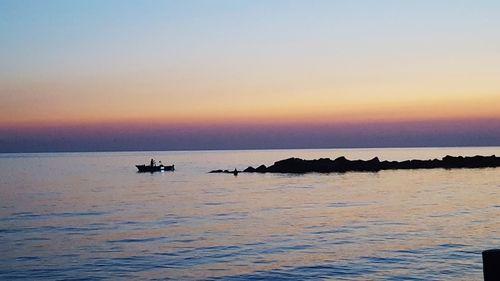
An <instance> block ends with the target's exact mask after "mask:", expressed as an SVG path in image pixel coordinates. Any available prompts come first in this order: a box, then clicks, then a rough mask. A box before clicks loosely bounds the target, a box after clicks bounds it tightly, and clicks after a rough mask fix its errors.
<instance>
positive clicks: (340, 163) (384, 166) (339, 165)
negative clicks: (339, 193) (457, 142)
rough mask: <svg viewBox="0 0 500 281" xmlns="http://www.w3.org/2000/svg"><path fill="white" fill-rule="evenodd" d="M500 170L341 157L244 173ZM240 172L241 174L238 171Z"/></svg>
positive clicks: (484, 161)
mask: <svg viewBox="0 0 500 281" xmlns="http://www.w3.org/2000/svg"><path fill="white" fill-rule="evenodd" d="M493 167H500V157H496V156H495V155H492V156H472V157H463V156H457V157H454V156H449V155H448V156H445V157H443V158H442V159H432V160H406V161H380V160H379V159H378V157H375V158H373V159H371V160H349V159H347V158H345V157H343V156H342V157H339V158H337V159H335V160H332V159H330V158H320V159H315V160H304V159H300V158H288V159H284V160H280V161H277V162H275V163H274V164H273V165H271V166H269V167H266V166H265V165H261V166H259V167H257V168H254V167H248V168H246V169H245V170H243V171H242V172H244V173H294V174H304V173H344V172H377V171H381V170H400V169H403V170H410V169H436V168H443V169H459V168H493ZM227 172H230V171H227V170H225V171H223V170H215V171H211V173H227ZM238 172H239V171H238Z"/></svg>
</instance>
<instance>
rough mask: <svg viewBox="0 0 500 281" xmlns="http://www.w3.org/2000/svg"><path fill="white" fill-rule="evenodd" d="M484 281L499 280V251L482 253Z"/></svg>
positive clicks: (493, 250)
mask: <svg viewBox="0 0 500 281" xmlns="http://www.w3.org/2000/svg"><path fill="white" fill-rule="evenodd" d="M483 274H484V281H498V280H500V249H492V250H486V251H484V252H483Z"/></svg>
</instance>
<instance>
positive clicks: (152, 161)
mask: <svg viewBox="0 0 500 281" xmlns="http://www.w3.org/2000/svg"><path fill="white" fill-rule="evenodd" d="M155 165H156V162H155V160H154V159H153V158H151V167H154V166H155Z"/></svg>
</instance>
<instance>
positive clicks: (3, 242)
mask: <svg viewBox="0 0 500 281" xmlns="http://www.w3.org/2000/svg"><path fill="white" fill-rule="evenodd" d="M446 154H450V155H476V154H479V155H492V154H497V155H499V154H500V148H499V147H490V148H431V149H352V150H267V151H266V150H258V151H210V152H206V151H205V152H203V151H200V152H126V153H56V154H0V253H1V255H0V279H2V280H11V279H30V280H33V279H36V280H39V279H86V278H88V279H172V280H198V279H203V280H206V279H209V280H212V279H224V280H248V279H253V280H261V279H273V280H305V279H312V280H318V279H331V280H482V263H481V251H482V250H484V249H488V248H494V247H499V246H500V168H488V169H457V170H445V169H433V170H413V171H411V170H400V171H381V172H378V173H345V174H338V173H332V174H307V175H287V174H284V175H280V174H240V175H239V176H237V177H234V176H232V175H227V174H208V173H207V172H208V171H210V170H213V169H219V168H223V169H234V168H238V169H244V168H246V167H247V166H248V165H253V166H258V165H260V164H266V165H270V164H272V163H273V162H274V161H277V160H280V159H283V158H288V157H292V156H295V157H301V158H307V159H314V158H320V157H330V158H335V157H338V156H341V155H345V156H347V157H348V158H350V159H369V158H372V157H374V156H378V157H379V158H381V159H382V160H405V159H430V158H436V157H439V158H440V157H442V156H444V155H446ZM151 157H154V158H156V159H158V160H163V162H164V163H165V164H170V163H175V165H176V168H177V171H175V172H165V173H155V174H139V173H137V172H136V168H135V167H134V164H138V163H146V162H148V161H149V159H150V158H151Z"/></svg>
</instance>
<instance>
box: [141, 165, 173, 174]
mask: <svg viewBox="0 0 500 281" xmlns="http://www.w3.org/2000/svg"><path fill="white" fill-rule="evenodd" d="M135 166H136V167H137V169H139V173H153V172H163V171H174V170H175V167H174V165H171V166H165V165H158V166H156V165H155V166H151V165H135Z"/></svg>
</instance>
